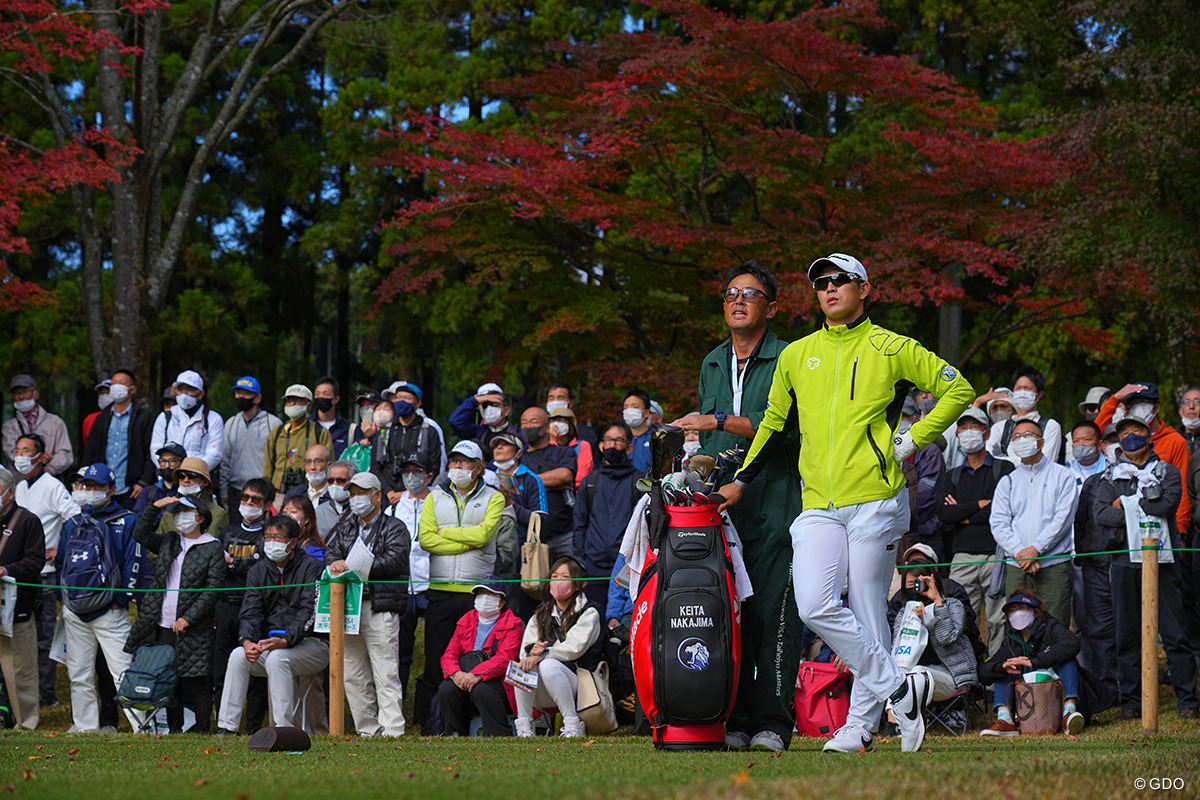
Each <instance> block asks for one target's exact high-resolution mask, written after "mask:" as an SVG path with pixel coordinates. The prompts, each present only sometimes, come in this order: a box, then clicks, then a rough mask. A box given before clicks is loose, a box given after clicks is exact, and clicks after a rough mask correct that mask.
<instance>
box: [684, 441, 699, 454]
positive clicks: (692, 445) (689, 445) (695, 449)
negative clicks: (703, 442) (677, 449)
mask: <svg viewBox="0 0 1200 800" xmlns="http://www.w3.org/2000/svg"><path fill="white" fill-rule="evenodd" d="M683 452H684V454H685V455H687V457H688V458H691V457H692V456H694V455H696V453H699V452H700V440H699V439H697V440H695V441H692V442H684V443H683Z"/></svg>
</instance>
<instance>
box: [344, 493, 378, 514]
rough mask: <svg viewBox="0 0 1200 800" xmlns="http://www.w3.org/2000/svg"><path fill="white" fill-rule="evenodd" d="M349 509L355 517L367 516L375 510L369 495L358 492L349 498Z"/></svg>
mask: <svg viewBox="0 0 1200 800" xmlns="http://www.w3.org/2000/svg"><path fill="white" fill-rule="evenodd" d="M350 510H351V511H352V512H354V516H356V517H366V516H369V515H370V513H371V512H372V511H374V510H375V504H374V503H372V502H371V495H369V494H360V495H356V496H355V497H351V498H350Z"/></svg>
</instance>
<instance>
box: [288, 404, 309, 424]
mask: <svg viewBox="0 0 1200 800" xmlns="http://www.w3.org/2000/svg"><path fill="white" fill-rule="evenodd" d="M283 413H285V414H287V418H288V419H290V420H293V421H295V420H298V419H300V418H301V417H303V416H304V415H305V414H307V413H308V406H303V405H301V406H284V407H283Z"/></svg>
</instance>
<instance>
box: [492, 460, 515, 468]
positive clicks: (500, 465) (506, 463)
mask: <svg viewBox="0 0 1200 800" xmlns="http://www.w3.org/2000/svg"><path fill="white" fill-rule="evenodd" d="M516 465H517V460H516V459H515V458H510V459H508V460H507V461H497V462H496V469H512V468H513V467H515V466H516Z"/></svg>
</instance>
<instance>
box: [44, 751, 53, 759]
mask: <svg viewBox="0 0 1200 800" xmlns="http://www.w3.org/2000/svg"><path fill="white" fill-rule="evenodd" d="M45 758H46V760H47V761H49V760H50V759H52V758H54V753H47V754H46V756H45Z"/></svg>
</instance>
